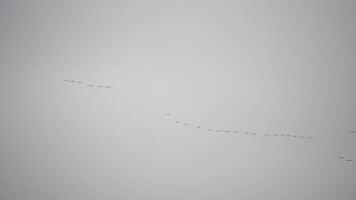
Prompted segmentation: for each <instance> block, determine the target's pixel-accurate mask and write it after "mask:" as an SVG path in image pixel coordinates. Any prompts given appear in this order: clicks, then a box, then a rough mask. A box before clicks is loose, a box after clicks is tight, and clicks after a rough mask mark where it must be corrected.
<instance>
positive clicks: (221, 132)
mask: <svg viewBox="0 0 356 200" xmlns="http://www.w3.org/2000/svg"><path fill="white" fill-rule="evenodd" d="M63 81H64V82H67V83H74V84H82V85H86V86H87V87H98V88H111V86H108V85H94V84H89V83H85V82H83V81H76V80H63ZM165 116H167V117H171V116H172V114H171V113H165ZM173 123H175V124H180V125H184V126H185V127H193V128H196V129H200V130H204V131H206V132H207V133H208V134H214V133H215V134H217V135H220V136H229V135H231V136H233V135H235V134H244V135H250V136H257V135H259V136H265V137H268V136H281V137H291V138H296V139H312V138H314V136H301V135H295V134H294V135H292V134H262V133H255V132H248V131H237V130H226V129H212V128H206V127H202V126H200V125H194V124H191V123H188V122H183V121H178V120H175V121H173ZM349 133H350V134H356V130H350V131H349ZM339 160H343V161H345V162H348V163H353V162H354V160H353V159H350V158H345V157H344V156H339Z"/></svg>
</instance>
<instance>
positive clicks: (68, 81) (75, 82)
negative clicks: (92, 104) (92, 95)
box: [63, 80, 111, 88]
mask: <svg viewBox="0 0 356 200" xmlns="http://www.w3.org/2000/svg"><path fill="white" fill-rule="evenodd" d="M63 82H67V83H74V84H83V85H86V86H87V87H98V88H111V86H110V85H94V84H89V83H85V82H83V81H76V80H63Z"/></svg>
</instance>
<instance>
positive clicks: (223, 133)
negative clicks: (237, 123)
mask: <svg viewBox="0 0 356 200" xmlns="http://www.w3.org/2000/svg"><path fill="white" fill-rule="evenodd" d="M165 116H167V117H171V116H172V114H171V113H165ZM173 123H174V124H180V125H183V126H185V127H193V128H196V129H200V130H203V131H206V132H207V133H208V134H216V135H219V136H234V135H236V134H243V135H250V136H264V137H270V136H271V137H278V136H279V137H290V138H295V139H312V138H314V136H302V135H296V134H267V133H256V132H249V131H238V130H228V129H213V128H207V127H203V126H200V125H195V124H191V123H188V122H183V121H179V120H174V121H173Z"/></svg>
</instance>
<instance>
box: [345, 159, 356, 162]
mask: <svg viewBox="0 0 356 200" xmlns="http://www.w3.org/2000/svg"><path fill="white" fill-rule="evenodd" d="M346 161H347V162H353V161H354V160H352V159H347V160H346Z"/></svg>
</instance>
